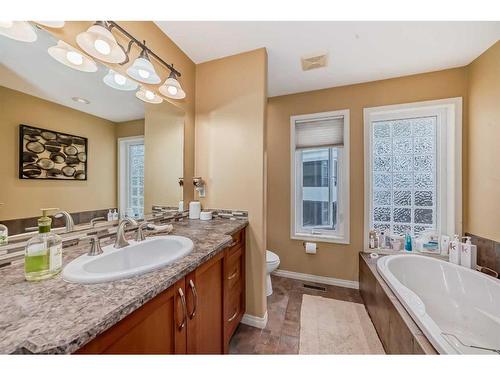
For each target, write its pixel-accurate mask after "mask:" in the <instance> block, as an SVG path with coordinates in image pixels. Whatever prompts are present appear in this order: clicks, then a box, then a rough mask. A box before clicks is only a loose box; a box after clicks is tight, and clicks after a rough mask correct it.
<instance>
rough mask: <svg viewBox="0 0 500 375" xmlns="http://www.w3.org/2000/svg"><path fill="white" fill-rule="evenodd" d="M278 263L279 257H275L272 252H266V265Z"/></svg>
mask: <svg viewBox="0 0 500 375" xmlns="http://www.w3.org/2000/svg"><path fill="white" fill-rule="evenodd" d="M279 262H280V258H279V256H277V255H276V254H275V253H273V252H272V251H269V250H266V263H268V264H272V263H279Z"/></svg>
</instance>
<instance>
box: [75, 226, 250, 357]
mask: <svg viewBox="0 0 500 375" xmlns="http://www.w3.org/2000/svg"><path fill="white" fill-rule="evenodd" d="M244 312H245V230H244V229H242V230H241V231H239V232H238V233H236V234H235V235H233V242H232V244H231V245H230V246H229V247H228V248H226V249H225V250H224V251H222V252H221V253H219V254H217V255H216V256H215V257H213V258H211V259H210V260H208V261H206V262H205V263H203V264H202V265H200V266H199V267H198V268H196V269H195V270H194V271H192V272H191V273H190V274H188V275H187V276H185V277H184V278H182V279H181V280H179V281H178V282H177V283H175V284H174V285H173V286H171V287H170V288H168V289H167V290H166V291H164V292H162V293H160V294H159V295H158V296H156V297H155V298H153V299H152V300H151V301H149V302H147V303H146V304H145V305H143V306H142V307H140V308H139V309H137V310H136V311H134V312H133V313H131V314H130V315H128V316H127V317H126V318H124V319H122V320H121V321H120V322H118V323H117V324H115V325H114V326H113V327H111V328H109V329H108V330H107V331H105V332H104V333H102V334H100V335H99V336H98V337H96V338H95V339H94V340H92V341H91V342H89V343H88V344H86V345H85V346H83V347H81V348H80V349H79V350H78V351H77V352H76V354H222V353H227V352H228V349H229V341H230V339H231V336H232V335H233V333H234V331H235V329H236V327H237V326H238V324H239V322H240V320H241V318H242V317H243V314H244Z"/></svg>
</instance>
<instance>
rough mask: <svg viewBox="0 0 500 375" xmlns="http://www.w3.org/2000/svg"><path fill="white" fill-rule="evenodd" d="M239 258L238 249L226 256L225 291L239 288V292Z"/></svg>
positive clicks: (240, 251) (240, 252)
mask: <svg viewBox="0 0 500 375" xmlns="http://www.w3.org/2000/svg"><path fill="white" fill-rule="evenodd" d="M241 257H242V249H241V248H238V249H236V251H235V252H234V253H233V254H230V255H229V256H228V260H227V267H226V272H225V275H224V277H225V279H226V283H227V290H228V291H229V292H230V291H232V290H233V289H234V288H235V287H239V290H241V283H240V281H241V266H242V264H241V263H242V262H241Z"/></svg>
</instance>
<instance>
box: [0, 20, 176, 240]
mask: <svg viewBox="0 0 500 375" xmlns="http://www.w3.org/2000/svg"><path fill="white" fill-rule="evenodd" d="M34 29H35V31H36V34H37V39H36V41H34V42H32V43H26V42H20V41H16V40H12V39H8V38H6V37H2V36H0V130H1V139H2V144H1V146H0V160H1V165H2V182H1V184H0V203H3V204H2V205H0V222H1V223H2V224H4V225H6V226H7V227H8V229H9V235H15V234H20V233H26V232H29V231H32V230H33V227H34V226H36V218H37V217H39V216H40V209H41V208H47V207H55V208H58V209H59V210H61V211H66V212H68V213H70V214H71V215H72V217H73V219H74V223H75V225H84V224H86V223H89V222H90V221H91V219H95V218H104V219H102V222H99V225H106V223H107V219H108V216H107V215H108V213H109V211H110V210H111V212H114V210H116V211H117V213H118V215H119V217H123V216H132V217H135V218H142V217H144V216H145V215H148V214H149V213H150V212H151V211H152V207H153V206H154V205H158V206H162V207H171V208H172V209H177V208H178V207H179V204H180V202H181V201H182V199H183V197H182V186H180V184H179V179H181V178H182V177H183V145H184V112H183V110H181V109H180V108H178V107H177V106H175V105H174V104H171V103H170V102H167V101H163V102H162V103H159V104H150V103H145V102H143V101H141V100H140V99H139V98H138V97H136V92H137V91H138V90H139V89H140V86H139V85H138V84H137V83H136V82H134V81H132V80H130V79H129V78H128V77H127V78H125V77H124V76H121V75H119V74H118V75H114V74H113V71H110V69H109V68H108V67H106V66H104V65H102V64H100V63H99V62H97V61H96V62H95V63H96V65H95V66H94V65H93V63H91V64H88V63H87V62H86V61H83V62H82V61H81V60H79V59H80V58H81V57H78V56H73V55H72V54H71V53H70V50H68V51H65V49H64V47H65V46H64V45H63V44H61V42H59V41H58V40H57V39H56V38H54V36H53V35H52V34H50V33H48V32H47V31H45V30H43V29H39V28H36V27H34ZM58 43H59V44H58ZM58 45H59V47H61V48H54V47H55V46H58ZM49 52H50V53H49ZM72 59H73V60H72ZM58 60H62V61H65V62H66V64H64V63H61V62H60V61H58ZM68 61H69V62H68ZM71 64H73V67H71V66H70V65H71ZM75 67H76V68H78V69H75ZM82 70H83V71H82ZM85 70H86V71H85ZM124 88H128V89H130V90H123V89H124ZM57 216H59V215H57ZM94 221H95V220H94ZM63 225H64V220H63V218H60V219H57V218H56V219H55V221H54V224H53V227H60V226H63Z"/></svg>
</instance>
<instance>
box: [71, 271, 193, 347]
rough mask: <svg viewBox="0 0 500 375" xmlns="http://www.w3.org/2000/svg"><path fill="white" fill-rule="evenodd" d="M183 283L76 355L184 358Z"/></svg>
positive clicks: (167, 291)
mask: <svg viewBox="0 0 500 375" xmlns="http://www.w3.org/2000/svg"><path fill="white" fill-rule="evenodd" d="M184 290H185V282H184V279H181V280H179V281H178V282H177V283H176V284H175V285H173V286H172V287H170V288H169V289H167V290H166V291H164V292H162V293H161V294H159V295H158V296H156V297H155V298H153V299H152V300H151V301H149V302H148V303H146V304H145V305H143V306H141V307H140V308H139V309H137V310H136V311H134V312H133V313H132V314H130V315H128V316H127V317H126V318H124V319H123V320H121V321H120V322H118V323H117V324H115V325H114V326H113V327H111V328H110V329H108V330H107V331H105V332H104V333H102V334H100V335H99V336H98V337H96V338H95V339H94V340H92V341H91V342H89V343H88V344H86V345H85V346H83V347H81V348H80V349H79V350H78V351H77V352H76V354H141V353H144V354H146V353H147V354H185V353H186V331H187V321H183V318H184V311H183V310H184V308H183V302H182V296H181V292H180V291H184Z"/></svg>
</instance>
